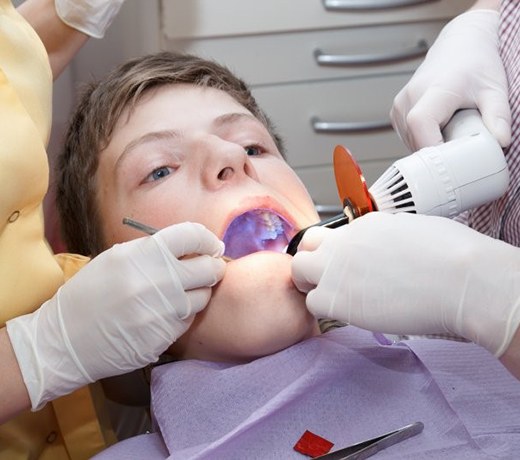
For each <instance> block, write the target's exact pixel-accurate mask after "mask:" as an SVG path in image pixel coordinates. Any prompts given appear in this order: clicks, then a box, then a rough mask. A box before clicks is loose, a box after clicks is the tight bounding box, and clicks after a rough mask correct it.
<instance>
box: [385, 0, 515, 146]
mask: <svg viewBox="0 0 520 460" xmlns="http://www.w3.org/2000/svg"><path fill="white" fill-rule="evenodd" d="M499 4H500V2H499V0H480V1H477V2H476V3H475V4H474V6H473V7H472V8H470V10H468V11H467V12H465V13H463V14H461V15H459V16H457V17H456V18H455V19H453V20H452V21H450V22H449V23H448V24H447V25H446V26H445V27H444V28H443V30H442V31H441V33H440V34H439V36H438V37H437V39H436V41H435V42H434V44H433V45H432V46H431V48H430V50H429V51H428V53H427V55H426V57H425V59H424V61H423V63H422V64H421V65H420V66H419V68H418V69H417V71H416V72H415V74H414V75H413V77H412V78H411V79H410V81H409V82H408V83H407V84H406V86H405V87H404V88H403V89H402V90H401V91H400V92H399V94H398V95H397V96H396V98H395V100H394V104H393V107H392V110H391V114H390V115H391V118H392V123H393V125H394V128H395V129H396V131H397V132H398V134H399V135H400V137H401V139H402V140H403V141H404V142H405V144H406V145H407V146H408V147H409V148H410V150H411V151H416V150H419V149H420V148H422V147H426V146H430V145H436V144H439V143H441V142H442V135H441V129H442V128H443V127H444V125H445V124H446V123H447V122H448V120H449V119H450V118H451V117H452V115H453V114H454V113H455V111H456V110H458V109H463V108H478V109H479V110H480V112H481V114H482V117H483V120H484V124H485V125H486V127H487V128H488V129H489V131H490V132H491V133H492V134H493V135H494V136H495V137H496V139H497V140H498V141H499V143H500V145H501V146H502V147H506V146H507V145H509V143H510V141H511V113H510V109H509V102H508V86H507V78H506V74H505V70H504V65H503V63H502V60H501V58H500V54H499V39H498V25H499V13H498V9H499ZM484 62H485V63H486V64H485V65H483V63H484Z"/></svg>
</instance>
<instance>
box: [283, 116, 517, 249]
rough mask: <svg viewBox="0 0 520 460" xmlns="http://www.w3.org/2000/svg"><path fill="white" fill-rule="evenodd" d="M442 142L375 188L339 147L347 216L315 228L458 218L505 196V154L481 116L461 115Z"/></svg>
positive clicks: (396, 167)
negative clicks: (385, 216)
mask: <svg viewBox="0 0 520 460" xmlns="http://www.w3.org/2000/svg"><path fill="white" fill-rule="evenodd" d="M443 138H444V143H443V144H440V145H437V146H434V147H426V148H423V149H421V150H419V151H417V152H415V153H413V154H411V155H409V156H407V157H404V158H402V159H400V160H397V161H396V162H395V163H393V164H392V166H390V167H389V168H388V169H387V170H386V171H385V172H384V173H383V174H382V175H381V177H380V178H379V179H378V180H376V182H375V183H374V184H373V185H372V186H371V187H370V188H367V186H366V183H365V179H364V177H363V173H362V172H361V169H360V168H359V166H358V165H357V163H356V161H355V160H354V158H353V157H352V155H351V154H350V153H349V151H348V150H347V149H346V148H345V147H343V146H341V145H338V146H337V147H336V148H335V149H334V175H335V178H336V185H337V188H338V194H339V197H340V199H341V202H342V204H343V207H344V210H343V214H340V215H338V216H334V217H332V218H331V219H327V220H324V221H322V222H319V223H318V224H316V225H318V226H326V227H331V228H333V227H338V226H340V225H344V224H347V223H349V222H351V221H352V220H353V219H355V218H357V217H360V216H362V215H363V214H366V213H367V212H370V211H384V212H390V213H397V212H411V213H417V214H429V215H435V216H443V217H454V216H456V215H457V214H460V213H461V212H463V211H465V210H467V209H471V208H474V207H477V206H480V205H482V204H485V203H489V202H490V201H493V200H495V199H497V198H499V197H500V196H502V195H503V194H504V193H505V191H506V189H507V186H508V184H509V171H508V169H507V164H506V161H505V158H504V154H503V152H502V148H501V147H500V144H499V143H498V142H497V140H496V139H495V138H494V137H493V136H492V135H491V134H490V132H489V131H488V130H487V129H486V127H485V126H484V123H483V122H482V118H481V116H480V113H479V112H478V111H477V110H473V109H467V110H460V111H458V112H456V113H455V115H454V116H453V117H452V119H451V120H450V122H449V123H448V124H447V125H446V126H445V128H444V129H443ZM306 230H307V229H303V230H301V231H300V232H299V233H298V234H296V236H295V237H294V238H293V239H292V240H291V242H290V243H289V245H288V247H287V253H289V254H292V255H294V254H295V253H296V251H297V247H298V244H299V242H300V241H301V239H302V237H303V234H304V233H305V231H306Z"/></svg>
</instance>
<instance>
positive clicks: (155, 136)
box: [116, 129, 179, 167]
mask: <svg viewBox="0 0 520 460" xmlns="http://www.w3.org/2000/svg"><path fill="white" fill-rule="evenodd" d="M176 137H179V133H178V132H177V131H175V130H173V129H165V130H162V131H152V132H150V133H146V134H143V135H142V136H140V137H138V138H137V139H133V140H132V141H130V142H129V143H128V144H127V145H126V146H125V148H124V149H123V152H122V153H121V155H119V158H118V159H117V161H116V167H117V166H118V164H119V163H121V161H122V160H123V158H124V157H125V156H126V155H127V154H128V153H129V152H131V151H132V150H133V149H135V148H136V147H137V146H139V145H142V144H146V143H148V142H155V141H162V140H164V139H174V138H176Z"/></svg>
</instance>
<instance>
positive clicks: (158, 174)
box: [146, 166, 172, 182]
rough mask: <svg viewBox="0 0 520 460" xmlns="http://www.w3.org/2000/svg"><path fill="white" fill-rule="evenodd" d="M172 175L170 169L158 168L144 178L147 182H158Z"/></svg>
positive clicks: (165, 167)
mask: <svg viewBox="0 0 520 460" xmlns="http://www.w3.org/2000/svg"><path fill="white" fill-rule="evenodd" d="M171 173H172V168H168V167H167V166H162V167H160V168H157V169H155V170H154V171H152V173H151V174H150V175H149V176H148V177H147V178H146V179H147V180H146V181H147V182H152V181H156V180H160V179H162V178H164V177H166V176H169V175H170V174H171Z"/></svg>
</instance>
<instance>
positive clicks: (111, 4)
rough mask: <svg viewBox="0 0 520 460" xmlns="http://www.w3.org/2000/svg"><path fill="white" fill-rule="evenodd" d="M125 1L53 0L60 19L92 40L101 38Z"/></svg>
mask: <svg viewBox="0 0 520 460" xmlns="http://www.w3.org/2000/svg"><path fill="white" fill-rule="evenodd" d="M124 1H125V0H54V6H55V8H56V12H57V13H58V16H59V17H60V19H61V20H62V21H63V22H64V23H65V24H67V25H68V26H70V27H72V28H74V29H76V30H79V31H80V32H83V33H84V34H86V35H89V36H91V37H94V38H103V36H104V35H105V32H106V30H107V29H108V28H109V27H110V24H112V21H113V20H114V18H115V17H116V16H117V13H119V9H120V8H121V5H122V4H123V3H124Z"/></svg>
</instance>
